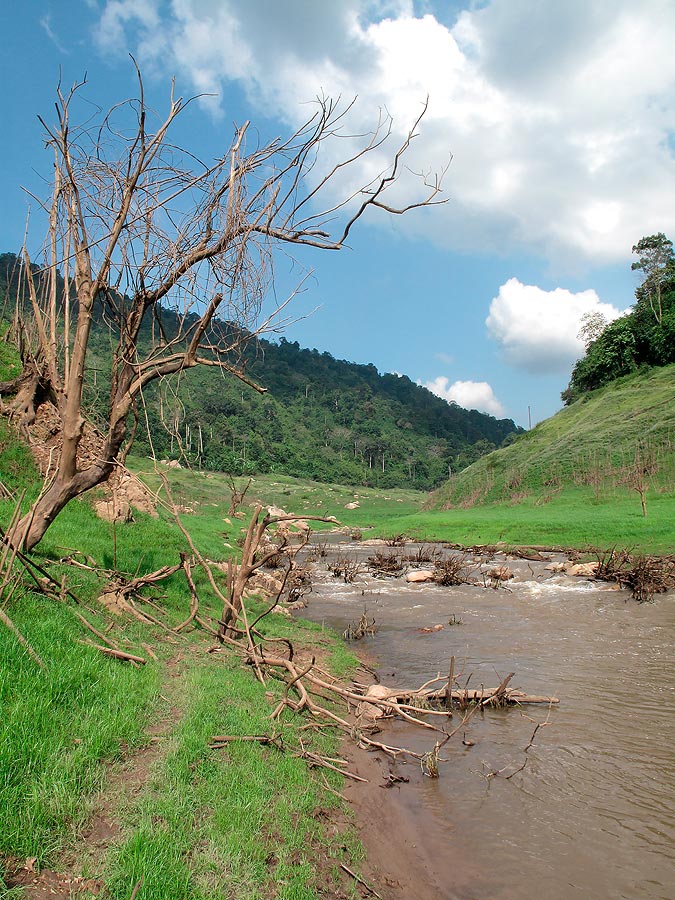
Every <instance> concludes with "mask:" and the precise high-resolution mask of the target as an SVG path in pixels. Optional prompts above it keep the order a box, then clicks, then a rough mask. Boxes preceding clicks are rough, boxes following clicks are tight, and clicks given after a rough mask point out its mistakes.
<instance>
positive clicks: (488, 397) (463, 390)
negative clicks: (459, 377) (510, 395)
mask: <svg viewBox="0 0 675 900" xmlns="http://www.w3.org/2000/svg"><path fill="white" fill-rule="evenodd" d="M424 387H425V388H427V390H429V391H431V393H432V394H436V396H437V397H442V398H443V399H444V400H447V401H448V403H451V402H453V403H457V405H458V406H463V407H464V408H465V409H477V410H479V411H480V412H486V413H490V415H491V416H497V417H498V418H501V417H502V416H503V415H504V407H503V406H502V405H501V403H500V402H499V400H497V398H496V397H495V394H494V391H493V390H492V388H491V387H490V385H489V384H488V383H487V381H455V382H454V384H450V383H449V380H448V379H447V378H446V377H445V376H444V375H440V376H439V377H438V378H434V380H433V381H427V382H426V383H425V385H424Z"/></svg>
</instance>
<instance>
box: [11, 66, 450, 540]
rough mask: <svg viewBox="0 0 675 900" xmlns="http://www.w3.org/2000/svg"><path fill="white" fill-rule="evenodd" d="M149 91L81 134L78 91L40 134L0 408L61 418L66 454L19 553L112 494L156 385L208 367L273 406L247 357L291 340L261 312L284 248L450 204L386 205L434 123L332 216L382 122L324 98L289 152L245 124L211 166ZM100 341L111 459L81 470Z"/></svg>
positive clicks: (378, 152)
mask: <svg viewBox="0 0 675 900" xmlns="http://www.w3.org/2000/svg"><path fill="white" fill-rule="evenodd" d="M138 81H139V92H138V97H136V98H135V99H132V100H128V101H126V102H124V103H121V104H118V105H116V106H115V107H113V108H112V109H111V110H110V111H109V112H107V113H106V114H102V115H101V116H99V117H98V118H97V119H96V121H93V120H92V118H91V106H84V105H82V106H79V108H80V110H82V114H83V116H84V115H86V119H85V120H84V124H78V123H77V122H76V121H75V119H76V117H77V113H78V105H79V104H80V103H81V100H80V97H81V92H82V88H83V85H82V84H79V85H76V86H75V87H73V88H72V90H70V91H68V92H63V91H62V90H61V88H60V87H59V89H58V92H57V103H56V112H57V121H56V124H55V125H54V126H52V125H49V124H47V123H46V122H44V121H42V120H41V121H42V125H43V127H44V129H45V132H46V138H47V144H48V146H49V147H50V148H51V150H52V151H53V153H54V169H53V171H54V181H53V191H52V195H51V199H50V200H49V201H48V202H46V203H45V204H44V209H45V212H46V214H47V215H48V218H49V226H48V232H47V239H46V242H45V247H44V251H45V252H44V263H43V264H42V268H41V269H39V270H38V271H37V272H36V268H35V266H34V265H32V264H31V260H30V259H29V256H28V252H27V251H24V253H23V264H22V271H21V273H20V274H21V279H20V280H21V285H22V288H21V292H22V296H20V297H19V298H18V300H17V316H16V317H15V332H16V333H15V337H16V341H17V346H19V347H20V350H21V355H22V364H23V369H22V372H21V374H20V375H19V376H18V377H17V378H16V379H15V380H13V381H11V382H5V383H2V384H0V396H2V397H3V398H10V399H9V402H6V403H4V404H3V408H4V409H5V410H9V412H10V414H11V415H13V416H14V417H15V419H16V421H17V422H18V423H19V424H20V425H22V426H29V425H30V424H31V423H32V422H33V421H34V420H35V417H36V414H37V411H38V408H39V407H40V406H41V405H43V404H50V405H51V406H52V407H53V408H54V410H55V411H56V415H57V417H58V418H57V421H58V427H59V430H60V441H59V446H58V452H57V454H56V456H57V459H55V460H54V465H53V467H52V473H53V474H52V477H51V480H50V481H49V483H48V484H46V485H45V488H44V490H43V492H42V494H41V495H40V497H39V498H38V500H37V501H36V502H35V503H34V504H33V506H32V508H31V509H30V510H29V511H28V513H27V514H26V515H25V516H24V517H23V518H22V519H21V521H19V522H18V523H17V525H16V527H15V528H14V530H13V532H12V533H11V534H10V535H9V540H10V541H12V542H17V541H21V543H22V546H23V547H24V549H31V548H32V547H34V546H35V545H36V544H37V543H38V542H39V541H40V540H41V538H42V537H43V535H44V534H45V532H46V530H47V528H48V527H49V525H50V523H51V522H52V521H53V520H54V519H55V518H56V516H57V515H58V513H59V512H60V511H61V510H62V509H63V508H64V507H65V506H66V504H67V503H68V502H69V501H70V500H72V499H73V498H75V497H77V496H79V495H81V494H82V493H84V492H85V491H88V490H90V489H91V488H93V487H95V486H96V485H98V484H101V483H102V482H104V481H106V480H107V479H108V478H109V476H110V475H111V473H112V472H113V470H114V468H115V465H116V461H117V460H118V459H119V457H120V454H123V452H124V447H125V443H126V442H128V440H129V429H128V421H129V420H130V418H131V417H132V416H133V413H134V409H135V408H136V407H137V406H138V405H139V404H140V403H142V400H143V392H144V390H145V389H146V388H147V386H148V385H149V384H150V383H151V382H153V381H155V380H156V379H161V378H166V377H167V376H171V375H176V374H178V373H181V372H183V371H185V370H187V369H190V368H192V367H194V366H198V365H206V366H214V367H217V368H218V369H219V370H220V371H221V372H223V373H225V374H227V375H231V376H233V377H236V378H238V379H240V380H241V381H243V382H244V383H246V384H248V385H249V386H250V387H252V388H253V389H255V390H258V391H262V390H263V388H261V387H259V386H257V385H255V384H253V383H252V382H251V381H250V380H249V379H248V378H247V376H246V372H245V371H244V367H243V365H242V351H243V349H244V348H245V346H246V345H247V344H248V343H250V342H251V341H252V340H255V338H256V337H257V336H258V335H260V334H262V333H265V332H266V331H270V330H272V329H279V328H281V327H283V324H284V319H283V316H284V313H283V310H284V308H285V306H286V303H287V302H288V300H287V301H285V302H283V303H280V304H277V305H276V306H275V308H272V309H267V308H266V306H265V304H264V302H263V301H265V300H266V298H268V297H269V296H273V294H274V292H273V291H270V290H269V288H270V285H271V281H272V259H273V254H274V251H275V248H278V247H280V246H283V245H290V246H291V247H292V246H309V247H314V248H317V249H319V250H340V249H342V248H343V247H344V246H345V242H346V241H347V239H348V237H349V235H350V233H351V230H352V228H353V227H354V225H355V224H356V223H357V222H358V221H359V220H360V219H361V218H362V217H363V216H364V215H365V214H366V213H368V212H369V211H371V210H372V211H374V210H381V211H383V212H385V213H388V214H401V213H405V212H406V211H408V210H410V209H412V208H414V207H423V206H428V205H432V204H435V203H439V202H441V201H440V199H439V192H440V189H441V187H440V176H437V175H435V176H433V177H432V178H428V177H427V176H425V175H421V176H420V179H421V181H420V188H421V189H420V191H419V192H418V195H417V197H416V199H414V200H412V201H411V202H402V203H396V202H394V201H390V200H389V196H390V194H391V189H392V188H396V185H397V182H398V181H399V177H400V175H401V174H402V171H403V157H404V155H405V153H406V151H407V149H408V148H409V146H410V143H411V141H412V140H413V139H414V137H415V135H416V131H417V126H418V124H419V121H420V119H421V118H422V116H423V115H424V110H425V108H426V105H423V106H422V111H421V113H420V116H419V118H418V119H417V121H416V122H415V123H413V126H412V128H411V130H410V132H409V133H408V134H407V135H406V136H405V138H404V139H403V140H402V142H401V143H400V144H398V145H396V146H394V147H393V148H392V151H391V153H390V154H389V157H388V158H389V159H390V162H389V163H388V164H387V165H386V167H385V168H384V169H383V170H381V171H380V172H379V174H377V175H376V176H375V177H372V178H371V180H369V181H367V183H365V184H361V186H360V187H358V188H357V189H354V190H350V191H349V192H348V194H347V195H346V196H345V195H344V194H343V195H342V198H341V199H338V200H336V199H335V196H336V192H338V191H339V186H337V184H336V183H337V182H338V181H339V182H340V183H341V184H343V185H344V184H347V183H349V182H350V181H351V183H352V184H353V183H354V178H355V175H354V174H352V175H351V178H347V179H345V178H344V176H345V175H347V171H346V170H352V169H356V168H358V167H359V166H360V164H361V163H362V162H363V161H364V158H365V157H372V158H373V159H379V158H380V157H381V156H382V154H383V153H385V152H386V148H385V144H386V145H388V144H389V142H390V140H393V137H392V134H393V132H392V127H391V120H390V119H389V118H388V117H387V116H382V115H381V116H380V117H379V121H378V122H377V124H376V126H375V128H374V129H373V131H372V132H371V133H369V134H365V135H363V136H362V137H361V138H360V139H358V138H355V137H354V135H353V134H350V133H349V130H348V128H347V119H346V117H347V115H348V112H349V108H350V107H349V105H347V106H345V105H341V104H340V103H338V102H333V101H332V100H330V99H326V98H321V99H319V100H317V103H316V111H315V113H314V115H313V116H312V117H311V118H310V119H309V120H308V121H307V122H306V123H305V124H304V125H303V126H301V127H300V128H299V129H298V130H297V131H296V132H295V133H294V134H292V135H291V136H290V137H288V138H286V139H274V140H272V141H270V142H269V143H266V144H261V143H260V142H259V141H258V139H257V136H256V133H255V131H254V129H252V128H249V123H248V122H246V123H245V124H243V125H242V126H240V127H236V128H235V130H234V135H233V138H232V142H231V144H230V146H229V147H228V148H227V150H226V152H224V153H223V155H222V156H221V157H220V158H218V159H216V160H215V162H208V163H207V162H200V161H199V159H198V156H197V155H196V154H194V153H188V152H186V151H182V150H181V149H180V148H177V147H175V146H174V145H172V143H171V141H170V133H171V129H172V126H173V124H174V121H175V120H176V119H177V118H178V117H179V116H180V115H181V114H182V113H183V112H184V111H185V109H186V108H187V106H188V105H189V103H190V100H183V99H181V98H176V97H175V96H174V93H173V89H172V91H171V97H170V103H169V110H168V113H167V115H166V118H165V119H164V120H163V121H159V122H158V123H155V122H153V115H152V113H151V110H150V109H149V108H148V107H147V105H146V102H145V98H144V93H143V81H142V78H141V76H140V72H139V73H138ZM193 99H194V98H193ZM341 142H342V152H341V153H340V151H339V150H336V145H340V143H341ZM335 159H339V160H340V161H339V162H337V163H336V162H335ZM327 160H331V162H326V161H327ZM322 165H323V168H322ZM371 171H372V170H371ZM167 309H168V310H171V312H172V315H173V318H172V320H171V321H172V323H173V324H172V327H171V329H170V330H169V329H167V327H166V320H167V317H166V314H165V313H166V310H167ZM101 329H106V340H108V337H107V334H108V331H109V332H110V338H109V340H110V344H111V346H112V354H111V361H110V369H109V371H108V372H107V373H106V372H103V373H102V372H101V371H100V369H99V371H98V381H99V383H100V382H104V383H106V384H107V383H108V380H107V379H109V384H110V390H109V400H108V414H107V420H106V422H105V423H104V425H103V427H102V428H100V429H99V433H100V440H99V441H98V446H97V447H96V449H95V451H94V452H88V453H87V454H84V453H83V452H82V446H81V445H82V437H83V431H84V428H85V423H86V421H87V410H86V408H85V407H86V404H85V402H84V401H83V396H84V391H85V387H86V385H87V384H88V380H89V379H90V377H93V376H91V374H90V367H89V360H88V355H87V350H88V347H89V345H90V339H91V336H92V334H93V333H94V334H96V333H99V332H100V330H101ZM106 375H107V378H106Z"/></svg>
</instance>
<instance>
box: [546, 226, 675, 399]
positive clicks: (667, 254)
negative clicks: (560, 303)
mask: <svg viewBox="0 0 675 900" xmlns="http://www.w3.org/2000/svg"><path fill="white" fill-rule="evenodd" d="M633 253H634V254H636V255H637V257H638V258H637V260H635V261H634V262H633V264H632V267H631V268H632V269H633V270H635V271H639V272H640V273H641V274H642V276H643V280H642V283H641V284H640V286H639V287H638V288H637V289H636V291H635V304H634V306H633V307H632V308H631V310H630V312H629V313H627V314H626V315H624V316H620V317H619V318H618V319H615V320H614V321H613V322H610V323H609V324H607V322H606V321H605V320H604V319H603V318H602V316H598V315H597V314H592V315H591V316H589V317H587V318H586V320H585V322H584V324H583V327H582V330H581V333H580V336H582V337H584V339H585V341H586V353H585V355H584V356H583V357H582V358H581V359H579V360H578V361H577V363H576V365H575V366H574V369H573V370H572V376H571V378H570V382H569V385H568V386H567V388H566V389H565V390H564V391H563V393H562V395H561V396H562V400H563V402H564V403H565V404H566V405H569V404H570V403H572V402H573V401H574V400H577V399H578V398H579V397H581V396H582V395H583V394H584V393H586V392H588V391H592V390H595V389H596V388H599V387H603V386H604V385H606V384H609V383H610V382H612V381H614V380H615V379H617V378H621V377H622V376H623V375H629V374H630V373H631V372H635V371H637V370H638V369H641V368H647V367H651V366H665V365H668V364H669V363H673V362H675V255H674V254H673V243H672V241H671V240H670V239H669V238H667V237H666V235H665V234H663V232H659V233H658V234H653V235H649V236H647V237H643V238H641V240H639V241H638V243H637V244H635V245H634V246H633Z"/></svg>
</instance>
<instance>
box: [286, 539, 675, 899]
mask: <svg viewBox="0 0 675 900" xmlns="http://www.w3.org/2000/svg"><path fill="white" fill-rule="evenodd" d="M375 549H377V550H383V548H373V547H364V546H363V545H360V544H349V545H341V546H340V547H339V548H338V549H337V550H332V549H331V553H335V552H338V553H340V554H341V555H343V556H344V555H349V556H350V557H351V558H353V559H354V560H357V559H359V560H361V561H363V560H365V558H366V557H367V556H368V555H370V554H372V553H373V552H374V551H375ZM414 551H415V547H414V546H412V545H410V544H408V545H406V547H405V549H404V550H403V551H399V552H404V553H406V554H408V553H411V552H414ZM384 552H386V553H390V552H391V551H390V550H389V549H388V548H386V549H385V550H384ZM552 558H557V557H552ZM498 561H499V560H498ZM502 561H503V560H502ZM506 564H507V565H508V566H509V567H510V568H511V569H512V570H513V571H514V572H515V576H516V577H515V579H514V580H512V581H509V582H508V584H507V586H506V587H505V588H500V589H498V590H495V589H491V588H485V587H483V586H460V587H440V586H437V585H435V584H418V585H415V584H407V583H406V582H405V581H404V580H403V579H402V578H395V579H392V578H385V579H376V578H374V577H372V575H369V574H367V573H362V574H360V575H359V576H358V577H357V579H356V581H355V582H354V583H351V584H345V583H344V582H343V581H341V580H339V579H337V578H335V577H333V576H332V575H331V574H330V573H329V572H328V570H327V568H326V560H325V559H322V560H319V561H318V562H316V563H314V575H313V579H314V587H313V592H312V593H311V594H310V595H309V605H308V607H307V609H305V610H304V611H303V615H304V616H306V617H307V618H310V619H312V620H314V621H317V622H324V623H325V624H326V625H328V626H331V627H333V628H335V629H337V630H339V631H343V630H344V629H345V628H346V626H347V625H348V624H349V623H350V622H352V621H357V620H358V619H359V617H360V616H361V614H362V613H363V612H364V611H365V613H366V615H367V616H368V617H369V618H370V619H375V623H376V632H375V634H374V636H372V637H366V638H364V639H363V641H362V642H361V644H362V646H363V647H364V648H365V649H366V650H367V652H368V654H369V655H370V656H371V657H373V658H374V659H375V660H376V661H377V663H378V674H379V677H380V680H381V681H382V682H383V683H384V684H387V685H391V686H406V687H418V686H420V685H421V684H422V683H423V682H425V681H426V680H428V679H429V678H432V677H433V676H434V675H436V674H437V673H438V672H439V671H440V672H442V673H445V674H447V670H448V663H449V660H450V657H451V656H454V657H455V659H456V666H457V670H458V671H461V672H463V673H464V674H463V677H462V678H461V679H460V681H461V683H462V684H464V682H465V681H466V677H467V676H468V675H469V673H470V674H471V681H470V686H475V687H478V686H480V685H481V684H484V685H486V686H496V685H497V684H498V683H499V682H500V680H501V678H502V677H503V676H505V675H506V674H508V673H509V672H515V673H516V675H515V677H514V679H513V681H512V683H511V684H512V686H514V687H519V688H522V689H523V690H525V691H526V692H529V693H533V694H544V695H547V696H548V695H553V696H556V697H559V698H560V704H559V706H555V707H552V708H551V710H550V716H549V724H548V725H546V726H545V727H541V728H540V729H539V730H538V731H537V733H536V735H535V739H534V743H533V745H532V747H531V748H530V749H529V751H528V752H527V754H525V753H524V748H525V747H526V746H527V744H528V743H529V741H530V739H531V737H532V734H533V731H534V729H535V727H536V723H537V722H544V721H545V720H546V718H547V715H549V709H548V707H547V706H544V707H541V706H532V707H527V708H524V709H522V710H519V709H517V708H509V709H505V710H491V709H489V710H485V711H484V712H481V713H480V714H479V715H476V716H474V717H473V719H472V720H471V722H470V723H469V725H468V726H467V729H466V731H467V735H466V738H467V741H470V742H473V744H472V746H467V745H466V744H464V743H462V734H461V733H460V734H458V735H457V737H456V738H453V740H452V741H451V742H450V743H449V744H448V745H447V747H446V748H445V750H444V755H445V757H446V758H447V759H448V761H447V762H445V763H442V764H441V767H440V777H439V778H438V779H431V778H428V777H424V776H423V775H422V773H421V770H420V769H419V767H418V766H417V765H415V764H408V765H407V766H405V769H404V770H403V769H402V770H401V771H404V772H405V774H406V776H407V777H409V778H410V782H409V783H408V784H405V785H403V786H401V787H400V788H395V790H400V792H401V797H402V798H403V802H404V803H405V804H407V805H408V807H409V809H410V812H411V815H413V816H414V817H415V823H416V824H415V827H416V829H417V832H418V833H419V840H420V844H424V843H425V842H426V841H427V840H428V841H429V842H431V841H432V838H433V843H434V845H435V846H438V845H439V842H440V845H441V846H442V847H443V849H444V852H443V856H444V859H443V861H442V868H443V870H444V872H445V874H446V875H447V879H446V878H444V879H443V883H447V884H448V888H447V893H446V894H443V895H442V896H444V897H445V896H447V898H449V900H450V898H452V900H469V898H481V900H486V898H492V900H541V898H546V900H576V898H584V900H619V898H625V900H673V898H675V866H674V862H675V855H674V848H675V802H674V801H675V665H674V662H675V658H674V656H675V655H674V653H673V637H674V635H675V596H673V595H672V594H666V595H660V596H657V597H656V599H655V601H654V602H653V603H644V604H638V603H636V602H635V601H633V600H630V599H629V598H628V594H627V593H626V592H624V591H617V590H613V589H611V586H609V585H604V584H598V583H593V582H591V581H588V580H584V579H579V578H570V577H567V576H565V575H552V574H551V572H550V571H546V570H545V568H544V565H545V564H544V563H535V562H527V561H524V560H506ZM493 565H494V563H493ZM427 568H428V567H427ZM483 570H484V571H485V570H486V567H485V566H484V567H483ZM451 621H455V622H456V621H459V623H460V624H449V623H450V622H451ZM437 624H443V625H444V627H443V629H442V630H439V631H436V632H432V633H421V632H420V630H419V629H421V628H423V627H431V626H434V625H437ZM458 715H459V714H458V713H455V719H454V722H456V721H457V717H458ZM526 716H527V717H530V718H526ZM531 720H534V721H531ZM453 724H454V723H453ZM385 729H386V730H385V732H384V735H385V737H384V738H379V739H385V740H386V741H388V742H391V743H395V744H396V743H398V744H399V745H401V746H405V747H408V748H409V749H413V750H417V751H422V752H423V751H426V750H429V749H431V747H432V746H433V743H434V740H435V738H434V737H433V736H432V737H430V733H429V732H425V731H424V730H422V729H416V728H414V727H412V726H409V725H404V724H400V723H395V724H392V725H387V726H385ZM526 760H527V762H526V765H525V768H523V769H522V771H520V772H518V773H517V774H515V775H514V776H513V778H511V779H507V778H506V776H507V775H509V774H511V772H514V771H515V770H516V769H518V768H519V767H520V766H521V765H522V764H523V762H525V761H526ZM496 772H500V774H493V773H496ZM440 896H441V895H439V897H440Z"/></svg>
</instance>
